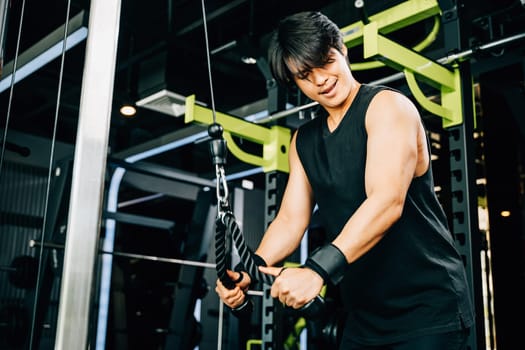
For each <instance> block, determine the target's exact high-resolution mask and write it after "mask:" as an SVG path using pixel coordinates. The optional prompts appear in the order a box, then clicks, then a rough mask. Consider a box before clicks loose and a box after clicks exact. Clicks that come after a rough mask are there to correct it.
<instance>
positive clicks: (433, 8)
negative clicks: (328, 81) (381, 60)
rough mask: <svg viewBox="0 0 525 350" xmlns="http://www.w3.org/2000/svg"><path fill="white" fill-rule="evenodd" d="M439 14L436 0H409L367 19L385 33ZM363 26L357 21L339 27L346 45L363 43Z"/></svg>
mask: <svg viewBox="0 0 525 350" xmlns="http://www.w3.org/2000/svg"><path fill="white" fill-rule="evenodd" d="M440 14H441V9H440V8H439V4H438V2H437V1H436V0H409V1H405V2H403V3H401V4H399V5H396V6H393V7H391V8H389V9H387V10H384V11H382V12H379V13H377V14H375V15H372V16H370V18H369V19H370V21H371V22H375V23H377V25H378V29H379V31H380V32H381V33H382V34H387V33H391V32H393V31H396V30H398V29H401V28H404V27H407V26H409V25H411V24H414V23H417V22H419V21H422V20H424V19H426V18H429V17H432V16H436V15H440ZM363 27H364V24H363V22H362V21H359V22H356V23H353V24H350V25H348V26H346V27H343V28H341V32H342V33H343V40H344V42H345V44H346V46H348V47H354V46H358V45H361V44H362V43H363Z"/></svg>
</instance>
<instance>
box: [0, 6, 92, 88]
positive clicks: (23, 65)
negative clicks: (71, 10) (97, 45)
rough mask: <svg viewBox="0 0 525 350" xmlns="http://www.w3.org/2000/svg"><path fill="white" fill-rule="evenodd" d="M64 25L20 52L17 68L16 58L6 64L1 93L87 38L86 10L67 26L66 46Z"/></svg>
mask: <svg viewBox="0 0 525 350" xmlns="http://www.w3.org/2000/svg"><path fill="white" fill-rule="evenodd" d="M64 26H65V24H64V25H62V26H60V27H59V28H57V29H55V30H54V31H53V32H51V33H50V34H49V35H47V36H46V37H45V38H43V39H42V40H40V41H39V42H37V43H36V44H35V45H33V46H31V47H30V48H28V49H27V50H26V51H24V52H23V53H22V54H20V55H19V56H18V59H17V67H16V70H15V69H14V67H13V65H14V60H13V61H11V62H9V63H8V64H6V66H5V68H4V72H3V73H4V74H5V77H4V78H3V79H2V80H0V93H1V92H3V91H5V90H7V89H8V88H9V87H10V86H11V85H14V84H16V83H18V82H19V81H20V80H22V79H24V78H26V77H27V76H29V75H31V74H32V73H34V72H36V71H37V70H39V69H40V68H42V67H43V66H45V65H46V64H48V63H49V62H51V61H53V60H54V59H55V58H57V57H59V56H60V54H62V51H63V50H66V51H67V50H69V49H71V48H72V47H74V46H76V45H77V44H78V43H80V42H82V41H83V40H85V39H86V38H87V35H88V29H87V26H86V20H85V15H84V11H82V12H80V13H79V14H77V15H76V16H75V17H73V18H71V19H70V20H69V22H68V28H67V33H69V34H68V35H67V37H66V42H65V46H64V29H65V28H64ZM13 72H14V77H13Z"/></svg>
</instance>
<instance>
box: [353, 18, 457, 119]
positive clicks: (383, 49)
mask: <svg viewBox="0 0 525 350" xmlns="http://www.w3.org/2000/svg"><path fill="white" fill-rule="evenodd" d="M363 37H364V42H363V51H364V53H363V56H364V58H365V59H366V58H375V59H378V60H380V61H382V62H384V63H385V64H386V65H388V66H390V67H392V68H395V69H397V70H400V71H404V72H405V75H406V79H407V83H408V86H409V88H410V90H411V91H412V93H413V94H414V97H415V98H416V100H417V101H418V102H419V103H420V104H421V106H422V107H423V108H425V109H427V110H428V111H429V112H431V113H434V114H436V115H438V116H440V117H442V118H443V126H444V127H450V126H453V125H458V124H461V123H462V121H463V115H462V114H463V112H462V103H463V96H462V92H461V80H460V74H459V69H457V68H454V69H453V70H449V69H448V68H446V67H444V66H442V65H441V64H439V63H436V62H434V61H432V60H430V59H428V58H426V57H424V56H423V55H420V54H418V53H416V52H414V51H412V50H410V49H407V48H405V47H403V46H401V45H399V44H397V43H395V42H393V41H391V40H389V39H387V38H385V37H384V36H382V35H381V34H379V32H378V25H377V23H374V22H370V23H369V24H367V25H366V26H365V27H364V29H363ZM416 77H417V78H418V79H419V80H420V81H423V82H425V83H427V84H428V85H430V86H433V87H434V88H436V89H438V90H439V91H440V93H441V105H438V104H436V103H433V102H431V101H429V100H428V98H427V97H426V96H425V95H424V94H423V92H422V91H421V89H420V88H419V86H418V84H417V81H416Z"/></svg>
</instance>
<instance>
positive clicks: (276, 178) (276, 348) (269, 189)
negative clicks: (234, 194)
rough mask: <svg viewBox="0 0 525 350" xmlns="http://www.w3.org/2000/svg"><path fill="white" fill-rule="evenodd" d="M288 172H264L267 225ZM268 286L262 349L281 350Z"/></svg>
mask: <svg viewBox="0 0 525 350" xmlns="http://www.w3.org/2000/svg"><path fill="white" fill-rule="evenodd" d="M287 177H288V174H286V173H283V172H279V171H274V172H271V173H267V174H266V184H265V194H266V196H265V201H264V202H265V209H266V210H265V211H264V212H265V217H264V224H265V227H268V226H269V225H270V223H271V222H272V221H273V219H275V216H276V214H277V212H278V210H279V205H280V203H281V199H282V195H283V193H284V187H285V185H286V180H287ZM270 288H271V287H270V286H267V285H263V291H264V293H263V297H262V307H261V308H262V320H261V329H262V336H261V338H262V349H263V350H281V349H282V347H283V342H282V341H281V340H282V339H283V337H282V325H281V321H282V320H280V319H279V312H275V308H276V306H277V305H275V303H274V299H273V298H272V297H271V295H270Z"/></svg>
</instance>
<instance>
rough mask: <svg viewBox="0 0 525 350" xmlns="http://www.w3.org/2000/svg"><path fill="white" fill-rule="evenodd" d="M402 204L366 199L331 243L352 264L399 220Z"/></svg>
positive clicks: (392, 200) (395, 201)
mask: <svg viewBox="0 0 525 350" xmlns="http://www.w3.org/2000/svg"><path fill="white" fill-rule="evenodd" d="M402 209H403V202H402V201H399V200H395V199H383V198H382V199H372V198H368V199H367V200H365V201H364V202H363V204H362V205H361V206H360V207H359V208H358V210H357V211H356V212H355V213H354V215H352V217H351V218H350V219H349V220H348V222H347V223H346V225H345V226H344V227H343V229H342V231H341V232H340V234H339V235H338V236H337V237H336V238H335V239H334V241H333V242H332V243H333V244H334V245H335V246H336V247H338V248H339V249H340V250H341V252H342V253H343V254H344V255H345V257H346V260H347V261H348V263H352V262H354V261H355V260H357V259H358V258H359V257H361V256H362V255H363V254H365V253H366V252H367V251H369V250H370V249H372V247H374V246H375V245H376V244H377V243H378V242H379V241H380V240H381V239H382V238H383V236H384V234H385V232H387V231H388V229H389V228H390V227H391V226H392V225H393V224H394V223H395V222H396V221H397V220H398V219H399V217H400V216H401V213H402Z"/></svg>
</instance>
